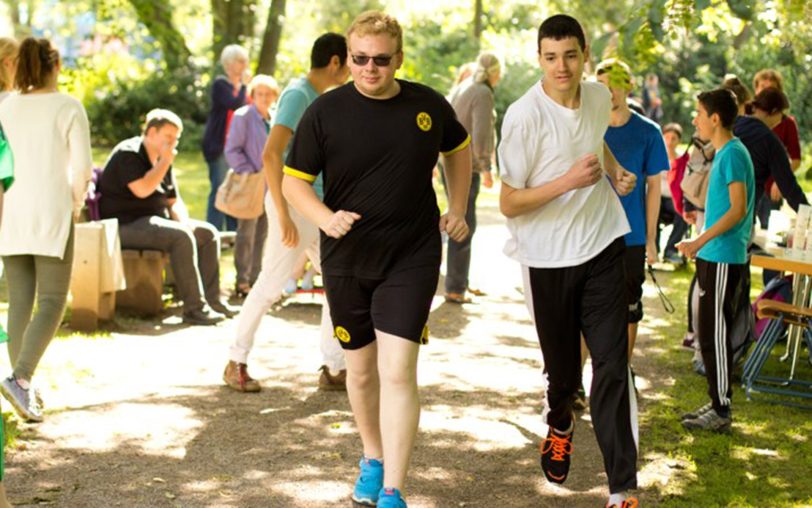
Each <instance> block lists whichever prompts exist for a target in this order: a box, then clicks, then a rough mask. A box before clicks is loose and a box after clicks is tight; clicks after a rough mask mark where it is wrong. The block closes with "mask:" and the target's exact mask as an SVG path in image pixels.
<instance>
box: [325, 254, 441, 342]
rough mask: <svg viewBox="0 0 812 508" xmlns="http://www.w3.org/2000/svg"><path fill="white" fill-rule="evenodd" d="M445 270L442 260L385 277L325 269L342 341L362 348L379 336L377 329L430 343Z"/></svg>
mask: <svg viewBox="0 0 812 508" xmlns="http://www.w3.org/2000/svg"><path fill="white" fill-rule="evenodd" d="M439 275H440V269H439V267H438V266H423V267H418V268H407V269H404V270H400V271H397V272H394V273H390V274H388V275H387V276H386V278H383V279H364V278H359V277H352V276H334V275H325V276H324V289H325V292H326V294H327V302H328V303H329V304H330V316H331V317H332V319H333V327H334V334H335V337H336V338H337V339H338V340H339V342H340V344H341V347H342V348H343V349H350V350H352V349H360V348H362V347H364V346H366V345H368V344H370V343H372V342H373V341H374V340H375V330H379V331H381V332H384V333H388V334H391V335H395V336H397V337H403V338H404V339H407V340H410V341H412V342H417V343H418V344H421V343H423V344H425V343H426V341H427V340H428V325H427V324H426V322H427V321H428V319H429V311H430V310H431V300H432V298H433V297H434V294H435V293H436V291H437V281H438V279H439Z"/></svg>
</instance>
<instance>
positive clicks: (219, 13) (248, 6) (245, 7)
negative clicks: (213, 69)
mask: <svg viewBox="0 0 812 508" xmlns="http://www.w3.org/2000/svg"><path fill="white" fill-rule="evenodd" d="M255 4H256V0H211V14H212V16H211V17H212V50H213V51H214V65H217V62H218V61H219V58H220V53H222V51H223V48H224V47H226V46H228V45H229V44H241V45H244V44H245V39H247V38H250V37H251V36H252V35H253V29H254V19H255V17H254V8H255Z"/></svg>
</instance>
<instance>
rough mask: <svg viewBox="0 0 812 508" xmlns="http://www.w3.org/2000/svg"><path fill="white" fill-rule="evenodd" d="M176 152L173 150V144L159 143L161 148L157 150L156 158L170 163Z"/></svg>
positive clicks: (173, 159)
mask: <svg viewBox="0 0 812 508" xmlns="http://www.w3.org/2000/svg"><path fill="white" fill-rule="evenodd" d="M177 154H178V151H177V150H175V145H174V144H172V143H163V144H161V150H160V151H159V152H158V160H159V161H161V162H166V163H168V164H170V165H171V164H172V163H173V162H174V161H175V155H177Z"/></svg>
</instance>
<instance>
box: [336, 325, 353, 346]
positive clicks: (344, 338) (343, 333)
mask: <svg viewBox="0 0 812 508" xmlns="http://www.w3.org/2000/svg"><path fill="white" fill-rule="evenodd" d="M335 335H336V338H337V339H338V340H340V341H341V342H349V341H350V332H348V331H347V329H346V328H344V327H343V326H336V334H335Z"/></svg>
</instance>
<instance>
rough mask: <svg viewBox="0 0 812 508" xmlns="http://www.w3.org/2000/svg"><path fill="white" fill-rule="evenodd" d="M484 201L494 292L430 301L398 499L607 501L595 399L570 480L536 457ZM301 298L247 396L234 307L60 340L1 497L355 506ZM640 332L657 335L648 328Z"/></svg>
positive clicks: (343, 423)
mask: <svg viewBox="0 0 812 508" xmlns="http://www.w3.org/2000/svg"><path fill="white" fill-rule="evenodd" d="M483 208H484V209H483V211H482V213H481V214H480V217H481V220H480V229H479V231H478V232H477V235H476V237H475V246H474V252H475V259H474V262H473V268H472V273H473V274H475V276H474V277H473V281H472V283H473V284H476V285H477V286H478V287H481V288H482V289H483V290H485V291H486V292H487V293H488V294H487V296H486V297H483V298H480V299H479V300H478V302H479V303H478V304H476V305H469V306H464V307H459V306H453V305H449V304H445V303H444V302H442V299H441V298H436V299H435V307H434V309H433V312H432V315H431V321H430V327H431V342H430V344H429V345H428V347H425V348H424V349H423V350H422V352H421V360H420V367H419V380H420V385H421V398H422V403H423V413H422V417H421V431H420V434H419V437H418V442H417V448H416V450H415V453H414V456H413V463H412V468H411V473H410V480H409V483H408V486H407V492H406V493H407V497H408V500H409V506H413V507H459V506H465V507H474V506H477V507H494V506H505V507H525V506H527V507H530V506H533V507H538V506H574V507H579V506H602V505H603V503H604V502H605V499H606V496H607V491H606V487H605V485H606V477H605V474H604V473H603V466H602V461H601V458H600V454H599V452H598V450H597V445H596V443H595V439H594V435H593V433H592V429H591V424H590V421H589V415H588V412H587V414H585V415H583V416H582V417H581V419H580V421H579V422H578V424H577V425H578V428H577V431H576V439H575V446H576V448H575V454H574V456H573V465H572V471H571V474H570V479H569V480H568V482H567V483H566V485H565V486H564V487H554V486H551V485H550V484H548V483H547V482H546V481H545V480H544V479H543V477H542V475H541V472H540V470H539V467H538V453H537V446H538V442H539V440H540V436H543V435H544V433H545V432H546V428H545V426H544V425H543V424H542V422H541V419H540V417H539V413H540V411H541V396H542V395H541V394H542V393H543V391H542V377H541V368H540V364H541V353H540V352H539V349H538V345H537V342H536V338H535V332H534V331H533V329H532V326H531V323H530V320H529V319H528V314H527V310H526V308H525V306H524V301H523V298H522V296H521V294H520V292H519V290H518V288H519V287H520V286H521V279H520V274H519V270H518V267H517V266H516V264H515V263H513V262H511V261H509V260H507V259H506V258H505V257H504V256H503V255H502V254H501V248H502V244H503V240H504V238H505V235H506V231H505V228H504V226H503V225H502V223H501V220H500V218H499V215H498V211H497V210H496V209H495V206H494V205H490V206H487V205H486V206H485V207H483ZM310 298H311V297H305V298H303V299H299V300H298V301H297V302H290V303H288V304H287V305H286V306H285V307H284V308H282V309H277V310H276V311H274V312H273V313H272V315H271V316H269V317H267V318H266V319H265V320H264V322H263V324H262V328H261V329H260V332H259V334H258V339H257V346H256V349H255V351H254V353H253V355H252V357H251V359H250V367H251V372H252V374H253V375H254V376H255V377H257V378H259V379H261V380H262V382H263V385H264V387H265V389H264V390H263V391H262V392H261V393H260V394H256V395H243V394H238V393H235V392H233V391H230V390H228V389H226V388H225V387H223V386H222V384H221V381H220V376H221V373H222V369H223V367H224V363H225V359H226V352H227V348H228V344H229V341H230V339H231V337H232V336H233V334H234V330H235V326H236V323H235V322H234V321H231V322H229V323H227V324H225V325H221V326H219V327H216V328H210V329H209V328H188V327H183V326H181V325H179V324H178V319H177V318H170V319H168V320H166V321H164V323H157V322H156V323H152V324H149V323H147V324H142V325H141V328H140V329H138V330H137V331H136V332H133V331H129V332H127V333H113V334H112V336H111V337H110V338H101V339H96V340H88V339H67V340H59V341H56V342H54V343H53V345H52V346H51V348H50V349H49V351H48V353H47V354H46V357H45V359H44V361H43V363H42V365H41V367H40V371H39V372H38V376H37V377H38V379H39V383H40V384H41V385H44V386H43V388H44V394H45V397H46V405H47V408H48V413H47V415H46V421H45V423H43V424H40V425H36V426H31V425H22V429H23V434H22V436H21V437H20V439H19V443H20V447H19V448H17V449H14V450H10V451H9V453H8V457H7V476H6V478H7V480H6V483H7V488H8V491H9V497H10V499H11V500H12V502H13V503H15V504H17V505H21V506H28V505H41V504H46V505H53V506H65V507H108V506H124V507H153V506H155V507H163V506H167V507H171V506H182V507H187V506H188V507H198V506H199V507H204V506H205V507H216V506H220V507H277V506H278V507H299V506H301V507H305V506H324V507H333V506H336V507H338V506H341V507H346V506H349V502H348V498H349V495H350V489H351V487H352V482H353V480H354V475H355V474H356V467H357V466H356V464H357V460H358V456H359V451H360V443H359V440H358V438H357V436H356V434H355V432H354V424H353V422H352V415H351V413H350V409H349V405H348V402H347V399H346V395H345V394H343V393H323V392H319V391H316V389H315V383H316V380H317V372H316V369H317V368H318V367H319V364H320V362H319V353H318V319H319V306H318V304H317V302H316V301H314V300H312V299H310ZM647 298H648V306H649V307H653V306H654V304H655V300H654V299H652V298H650V297H649V296H647ZM120 326H121V324H120ZM127 326H129V324H127ZM639 346H640V348H639V350H640V351H641V352H644V351H645V350H646V348H647V347H653V345H652V344H650V343H649V342H648V338H647V337H645V336H644V337H642V338H641V339H640V344H639ZM3 356H5V355H3ZM646 357H647V355H645V354H641V355H640V359H639V360H638V361H636V369H637V371H638V381H639V386H640V388H641V393H642V401H641V403H642V410H643V411H644V410H645V403H646V402H645V401H646V398H647V395H648V394H650V393H653V392H655V391H656V388H657V387H656V386H650V384H649V383H648V382H647V380H648V379H652V378H657V379H659V378H661V377H663V376H652V374H653V372H651V369H652V366H651V364H650V362H649V361H647V360H646ZM3 368H7V366H3ZM4 372H5V370H4ZM4 407H5V408H6V409H7V408H8V406H4ZM643 446H644V447H645V444H644V445H643ZM641 457H645V454H644V453H641ZM640 467H641V471H642V473H641V475H640V483H641V486H642V487H643V489H642V490H641V492H640V497H641V501H642V502H647V501H650V502H653V501H654V498H655V497H656V494H653V493H652V494H649V490H650V488H651V486H652V485H653V484H654V483H655V482H658V481H666V480H667V475H668V472H667V471H666V472H665V473H663V471H662V469H663V467H664V466H663V465H662V464H660V463H658V461H653V460H651V459H646V458H641V460H640ZM664 475H665V476H664Z"/></svg>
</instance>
